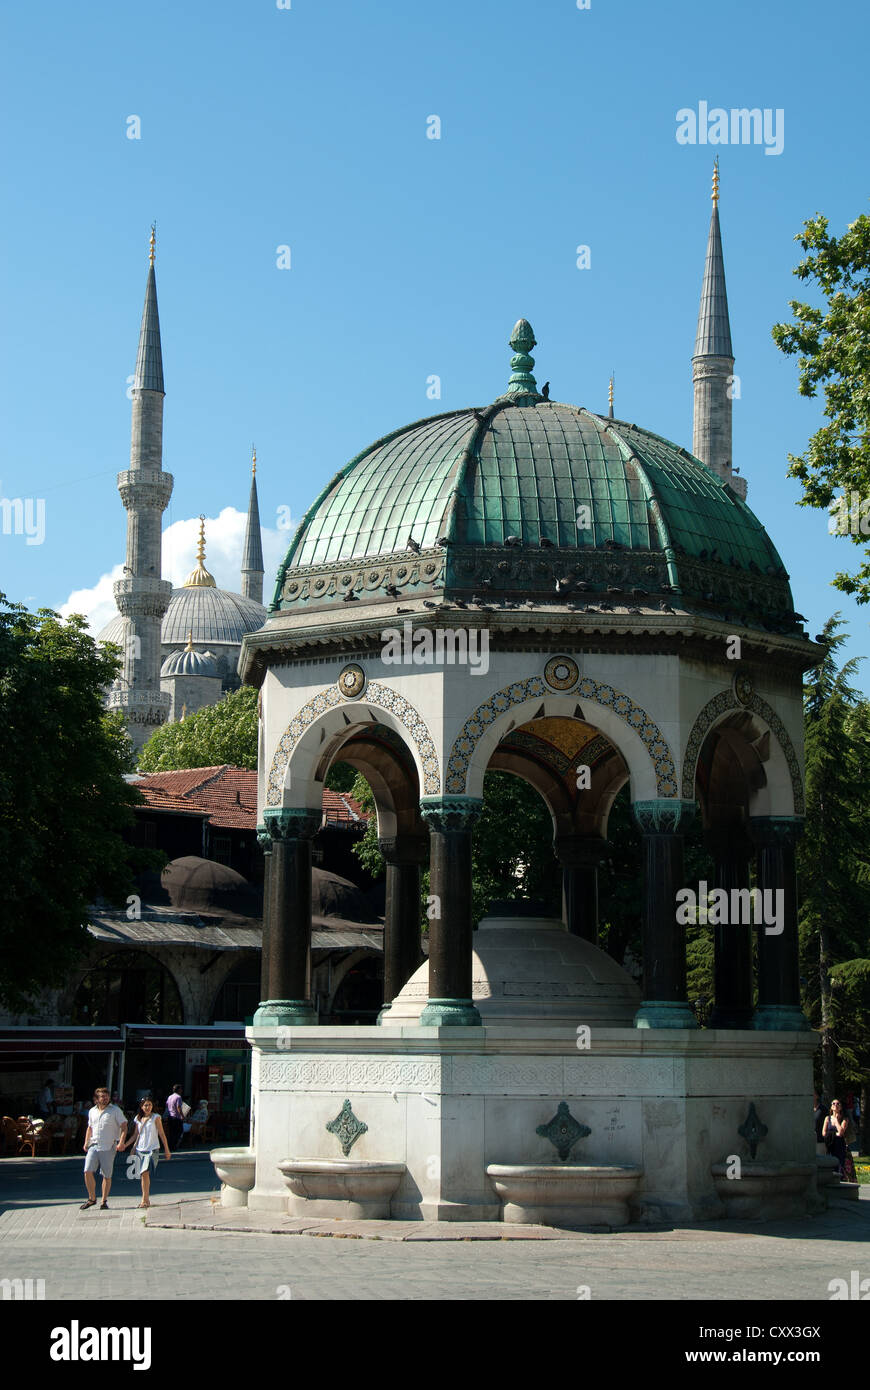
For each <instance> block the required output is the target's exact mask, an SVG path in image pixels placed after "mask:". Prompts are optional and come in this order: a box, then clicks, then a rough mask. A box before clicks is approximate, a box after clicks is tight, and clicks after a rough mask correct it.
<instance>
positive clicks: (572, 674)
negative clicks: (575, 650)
mask: <svg viewBox="0 0 870 1390" xmlns="http://www.w3.org/2000/svg"><path fill="white" fill-rule="evenodd" d="M579 679H580V668H579V666H578V665H577V662H576V661H572V660H571V657H570V656H554V657H553V658H552V660H551V661H548V662H547V664H546V666H545V667H544V680H545V681H546V682H547V685H549V686H552V688H553V689H554V690H570V689H571V688H572V686H575V685H576V684H577V682H578V680H579Z"/></svg>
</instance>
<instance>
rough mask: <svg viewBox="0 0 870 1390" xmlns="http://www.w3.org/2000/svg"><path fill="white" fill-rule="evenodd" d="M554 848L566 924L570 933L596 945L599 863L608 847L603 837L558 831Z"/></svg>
mask: <svg viewBox="0 0 870 1390" xmlns="http://www.w3.org/2000/svg"><path fill="white" fill-rule="evenodd" d="M553 848H554V850H555V852H556V858H557V859H558V861H559V863H560V864H561V865H562V890H563V897H564V909H565V925H566V926H567V928H568V930H569V932H570V933H571V935H572V936H582V937H583V939H584V940H585V941H591V942H592V943H593V944H594V945H596V946H597V945H598V865H599V864H600V863H601V860H602V859H603V858H604V856H605V855H606V853H607V850H608V848H609V846H608V844H607V841H606V840H600V839H593V838H592V837H591V836H583V835H559V836H557V837H556V840H555V842H554V845H553Z"/></svg>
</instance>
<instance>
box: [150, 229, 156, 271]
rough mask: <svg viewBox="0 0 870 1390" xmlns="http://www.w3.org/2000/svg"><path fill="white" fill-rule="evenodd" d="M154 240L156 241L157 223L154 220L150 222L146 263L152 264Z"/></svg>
mask: <svg viewBox="0 0 870 1390" xmlns="http://www.w3.org/2000/svg"><path fill="white" fill-rule="evenodd" d="M156 241H157V223H156V222H152V223H151V240H150V242H149V244H148V263H149V265H153V264H154V246H155V243H156Z"/></svg>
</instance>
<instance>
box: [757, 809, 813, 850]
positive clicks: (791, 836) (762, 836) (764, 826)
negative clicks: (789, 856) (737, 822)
mask: <svg viewBox="0 0 870 1390" xmlns="http://www.w3.org/2000/svg"><path fill="white" fill-rule="evenodd" d="M747 830H748V832H749V837H750V839H751V840H752V843H753V844H754V845H755V846H756V848H758V849H786V848H788V847H790V846H791V847H794V845H796V844H797V842H798V840H799V839H800V837H801V835H803V833H804V818H803V816H750V817H749V822H748V825H747Z"/></svg>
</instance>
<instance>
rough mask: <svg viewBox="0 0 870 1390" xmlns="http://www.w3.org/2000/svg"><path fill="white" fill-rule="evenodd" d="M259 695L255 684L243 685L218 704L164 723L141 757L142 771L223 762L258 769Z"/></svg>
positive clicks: (218, 764)
mask: <svg viewBox="0 0 870 1390" xmlns="http://www.w3.org/2000/svg"><path fill="white" fill-rule="evenodd" d="M257 693H258V692H257V691H256V690H255V689H254V687H253V686H252V685H243V686H242V688H241V689H240V690H233V691H231V693H230V694H229V695H226V696H224V698H223V699H222V700H220V701H218V703H217V704H216V705H206V706H205V707H204V708H203V709H199V710H197V711H196V713H195V714H189V715H187V716H186V717H185V718H184V719H179V720H178V721H177V722H176V723H174V724H164V725H163V727H162V728H160V729H158V730H157V731H156V733H153V734H152V735H151V737H150V738H149V740H148V742H147V743H146V744H145V747H144V748H143V749H142V752H141V753H140V754H139V763H138V766H139V769H140V771H142V772H172V771H175V770H177V769H179V768H185V767H219V766H221V764H223V763H229V764H230V766H232V767H247V768H256V766H257Z"/></svg>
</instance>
